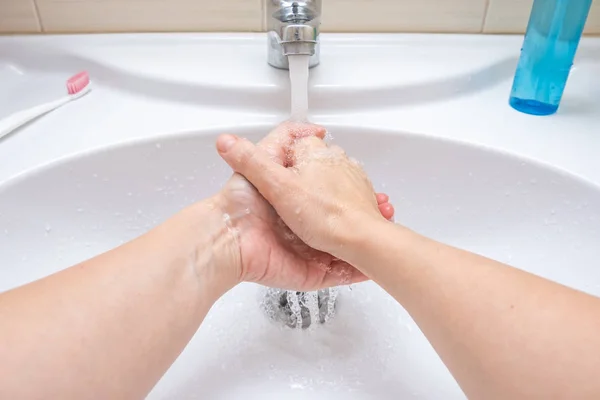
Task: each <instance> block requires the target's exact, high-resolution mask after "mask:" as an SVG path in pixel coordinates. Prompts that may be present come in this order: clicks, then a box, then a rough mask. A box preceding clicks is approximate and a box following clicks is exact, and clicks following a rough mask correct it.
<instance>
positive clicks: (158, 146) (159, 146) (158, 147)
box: [154, 143, 162, 149]
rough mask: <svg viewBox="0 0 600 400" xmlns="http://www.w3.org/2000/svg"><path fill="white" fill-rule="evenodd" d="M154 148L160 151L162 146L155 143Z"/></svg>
mask: <svg viewBox="0 0 600 400" xmlns="http://www.w3.org/2000/svg"><path fill="white" fill-rule="evenodd" d="M154 147H156V148H157V149H160V148H161V147H162V144H160V143H156V144H155V145H154Z"/></svg>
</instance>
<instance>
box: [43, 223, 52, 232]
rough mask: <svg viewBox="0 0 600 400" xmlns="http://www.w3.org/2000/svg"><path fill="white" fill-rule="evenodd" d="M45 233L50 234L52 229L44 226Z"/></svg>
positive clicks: (47, 225)
mask: <svg viewBox="0 0 600 400" xmlns="http://www.w3.org/2000/svg"><path fill="white" fill-rule="evenodd" d="M44 229H45V230H46V233H50V232H51V231H52V227H51V226H50V225H49V224H46V226H45V228H44Z"/></svg>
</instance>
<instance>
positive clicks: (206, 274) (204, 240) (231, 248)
mask: <svg viewBox="0 0 600 400" xmlns="http://www.w3.org/2000/svg"><path fill="white" fill-rule="evenodd" d="M219 204H220V203H219V198H218V196H215V197H212V198H209V199H206V200H204V201H201V202H199V203H196V204H194V205H192V206H190V207H188V208H186V209H184V210H183V211H181V212H180V213H178V214H177V215H176V216H174V217H173V218H172V219H171V220H170V223H172V224H175V225H177V226H178V230H179V232H180V235H181V236H180V237H181V240H182V241H183V242H184V243H187V244H186V245H185V251H186V252H187V254H188V257H189V260H190V262H191V267H192V269H193V273H194V279H196V281H197V283H198V285H199V287H200V288H201V290H202V292H203V293H205V294H208V295H209V296H210V297H211V298H212V299H213V301H214V300H217V299H218V298H219V297H220V296H222V295H223V294H224V293H225V292H227V291H228V290H229V289H231V288H233V287H234V286H235V285H236V284H237V283H239V278H238V274H237V272H236V271H237V270H238V269H239V265H240V252H239V245H238V243H237V238H236V236H235V234H234V232H232V231H231V230H230V229H229V228H228V227H227V224H226V223H225V221H224V218H223V213H222V212H221V210H220V207H219Z"/></svg>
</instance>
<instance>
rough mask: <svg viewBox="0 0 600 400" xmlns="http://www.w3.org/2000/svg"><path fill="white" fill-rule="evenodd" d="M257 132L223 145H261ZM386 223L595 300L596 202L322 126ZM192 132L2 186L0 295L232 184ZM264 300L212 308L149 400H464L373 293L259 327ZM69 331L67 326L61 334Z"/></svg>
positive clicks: (469, 154)
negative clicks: (315, 320) (315, 318)
mask: <svg viewBox="0 0 600 400" xmlns="http://www.w3.org/2000/svg"><path fill="white" fill-rule="evenodd" d="M268 129H269V127H266V126H265V127H264V128H263V129H258V128H247V129H239V128H232V129H230V130H229V131H230V132H234V133H238V134H241V135H245V136H247V137H250V138H252V139H255V140H256V139H258V138H259V137H260V136H262V135H263V134H264V133H265V132H266V131H267V130H268ZM330 129H331V133H332V134H333V136H334V141H335V143H336V144H339V145H341V146H342V147H344V148H345V149H346V150H347V151H348V153H349V154H351V155H352V156H354V157H355V158H357V159H359V160H361V161H362V162H364V164H365V168H366V169H367V170H368V172H369V174H370V176H371V177H372V179H373V182H374V184H375V187H376V189H377V190H378V191H384V192H386V193H388V194H389V195H390V197H391V199H392V201H393V203H394V204H395V205H396V209H397V216H396V220H397V221H398V222H399V223H402V224H404V225H406V226H408V227H410V228H412V229H415V230H417V231H419V232H420V233H423V234H425V235H429V236H432V237H434V238H435V239H438V240H442V241H445V242H447V243H449V244H452V245H456V246H459V247H462V248H465V249H468V250H471V251H475V252H478V253H481V254H483V255H486V256H488V257H491V258H495V259H497V260H499V261H502V262H506V263H510V264H512V265H514V266H516V267H519V268H522V269H525V270H527V271H530V272H533V273H536V274H539V275H542V276H544V277H547V278H550V279H553V280H556V281H558V282H561V283H563V284H566V285H569V286H572V287H575V288H578V289H581V290H584V291H587V292H589V293H592V294H595V295H600V269H599V268H597V266H596V260H598V259H599V258H600V247H598V246H597V243H599V239H600V189H599V188H598V187H595V186H593V185H591V184H589V183H587V182H585V181H583V180H580V179H578V178H576V177H574V176H571V175H569V174H566V173H564V172H562V171H559V170H555V169H553V168H550V167H548V166H545V165H542V164H537V163H535V162H532V161H529V160H526V159H521V158H518V157H515V156H513V155H510V154H502V153H498V152H496V151H493V150H490V149H486V148H482V147H475V146H472V145H467V144H461V143H458V142H449V141H443V140H439V139H434V138H428V137H425V136H419V135H410V134H404V133H401V132H394V131H374V130H358V129H350V128H344V127H341V126H340V127H335V126H333V127H330ZM218 133H220V132H216V131H201V132H195V133H191V134H182V135H169V136H168V137H163V138H161V139H153V140H146V141H138V142H135V143H132V144H126V145H117V146H113V147H110V148H105V149H102V150H100V151H95V152H91V153H86V154H81V155H79V156H76V157H73V158H70V159H67V160H63V161H61V162H58V163H54V164H51V165H48V166H46V167H43V168H39V169H38V170H36V171H34V172H32V173H27V174H24V175H21V176H19V177H17V178H15V179H13V180H12V181H9V182H8V183H6V184H4V185H2V186H0V227H2V228H3V229H4V230H3V231H0V291H3V290H7V289H10V288H13V287H15V286H18V285H21V284H24V283H26V282H29V281H31V280H34V279H38V278H41V277H43V276H45V275H48V274H51V273H53V272H56V271H58V270H60V269H62V268H65V267H68V266H70V265H72V264H74V263H77V262H79V261H82V260H85V259H87V258H89V257H92V256H94V255H96V254H98V253H100V252H103V251H106V250H109V249H111V248H113V247H115V246H118V245H119V244H121V243H123V242H125V241H127V240H130V239H132V238H134V237H136V236H138V235H140V234H142V233H144V232H145V231H147V230H148V229H150V228H151V227H153V226H154V225H156V224H157V223H159V222H160V221H163V220H164V219H165V218H167V217H169V216H170V215H172V214H173V213H175V212H177V211H178V210H179V209H181V208H182V207H184V206H186V205H188V204H190V203H192V202H195V201H197V200H201V199H203V198H205V197H207V196H209V195H212V194H213V193H215V192H216V191H217V190H219V187H220V186H221V184H222V183H223V182H225V180H226V179H227V178H228V176H229V174H230V171H229V169H228V167H227V166H226V165H225V164H224V162H222V161H221V160H220V158H219V157H218V155H217V154H216V152H215V150H214V141H215V138H216V135H217V134H218ZM263 290H264V289H263V288H261V287H258V286H256V285H251V284H244V285H240V286H238V287H237V288H235V289H234V290H232V291H231V292H230V293H228V294H227V295H226V296H224V297H223V298H222V299H220V300H219V301H218V303H217V304H216V305H215V307H214V308H213V309H212V311H211V312H210V314H209V315H208V317H207V318H206V320H205V322H204V324H203V325H202V327H201V328H200V330H199V331H198V333H197V334H196V336H195V337H194V339H193V340H192V341H191V343H190V344H189V346H188V347H187V349H186V350H185V351H184V352H183V354H182V355H181V356H180V358H179V359H178V360H177V362H176V363H175V364H174V365H173V367H172V368H171V369H170V370H169V371H168V373H167V374H166V375H165V377H164V378H163V379H162V380H161V382H160V383H159V384H158V385H157V386H156V388H155V389H154V391H153V392H152V393H151V394H150V396H149V398H151V399H199V398H203V399H216V398H219V399H239V398H241V397H242V396H243V397H244V398H248V399H274V398H278V399H280V398H285V399H309V398H310V399H338V398H339V399H372V398H377V399H398V398H402V399H412V398H414V399H417V398H418V399H462V398H464V395H463V394H462V392H461V390H460V388H459V386H458V385H457V383H456V382H455V381H454V379H453V378H452V376H451V375H450V373H449V372H448V370H447V369H446V368H445V366H444V365H443V363H442V362H441V360H440V359H439V357H438V356H437V355H436V353H435V352H434V350H433V348H432V347H431V346H430V345H429V343H428V342H427V340H426V339H425V337H424V336H423V334H422V333H421V332H420V331H419V329H418V327H417V326H416V324H415V323H414V322H413V321H412V319H411V318H410V316H409V315H408V314H407V312H406V311H404V310H403V308H402V307H401V306H400V305H398V304H397V303H396V302H395V301H394V300H393V299H392V298H390V297H389V296H388V295H387V294H386V293H385V292H384V291H383V290H381V289H380V288H379V287H377V286H376V285H375V284H373V283H365V284H360V285H354V286H352V287H350V288H343V289H342V290H341V292H340V295H339V303H338V311H337V315H336V317H335V318H334V320H332V321H330V322H328V323H327V324H324V325H322V326H318V327H316V328H315V329H310V330H306V331H300V330H292V329H289V328H286V327H284V326H280V325H278V324H276V323H273V322H271V321H269V320H268V319H267V318H266V316H265V315H264V314H263V311H262V310H261V307H260V301H261V294H262V293H263ZM65 329H68V327H65Z"/></svg>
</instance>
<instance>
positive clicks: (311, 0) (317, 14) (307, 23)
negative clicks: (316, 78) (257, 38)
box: [266, 0, 322, 69]
mask: <svg viewBox="0 0 600 400" xmlns="http://www.w3.org/2000/svg"><path fill="white" fill-rule="evenodd" d="M321 1H322V0H304V1H284V0H267V9H266V12H267V31H268V41H269V53H268V57H269V64H271V65H272V66H273V67H275V68H281V69H289V62H288V56H289V55H294V54H297V55H300V54H304V55H310V56H311V57H310V67H314V66H316V65H318V64H319V30H320V25H321Z"/></svg>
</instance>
